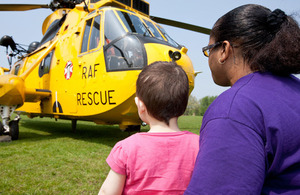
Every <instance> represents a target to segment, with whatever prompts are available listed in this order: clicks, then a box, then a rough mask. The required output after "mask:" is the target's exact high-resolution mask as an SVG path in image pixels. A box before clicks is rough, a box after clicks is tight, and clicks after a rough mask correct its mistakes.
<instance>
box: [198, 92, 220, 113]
mask: <svg viewBox="0 0 300 195" xmlns="http://www.w3.org/2000/svg"><path fill="white" fill-rule="evenodd" d="M217 97H218V96H205V97H204V98H202V99H201V100H200V109H199V114H200V115H201V116H203V115H204V113H205V112H206V110H207V108H208V107H209V105H210V104H211V103H212V102H213V101H214V100H215V99H216V98H217Z"/></svg>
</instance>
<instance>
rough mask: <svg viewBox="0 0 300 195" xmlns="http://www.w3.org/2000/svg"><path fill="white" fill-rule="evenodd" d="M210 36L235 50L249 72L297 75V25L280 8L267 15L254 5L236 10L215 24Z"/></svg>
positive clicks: (299, 60)
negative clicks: (228, 43) (241, 57)
mask: <svg viewBox="0 0 300 195" xmlns="http://www.w3.org/2000/svg"><path fill="white" fill-rule="evenodd" d="M210 36H211V37H213V38H214V39H215V41H216V42H218V41H224V40H227V41H229V42H230V43H231V44H233V45H236V46H237V47H239V48H240V49H241V52H242V55H243V58H244V60H245V61H246V62H247V63H248V64H249V65H250V68H251V70H253V71H262V72H265V71H269V72H272V73H274V74H277V75H282V76H285V75H289V74H299V73H300V29H299V25H298V23H297V22H296V21H295V20H294V19H293V18H292V17H291V16H287V15H286V14H285V13H284V12H283V11H282V10H280V9H276V10H274V11H273V12H271V10H269V9H268V8H265V7H263V6H260V5H255V4H248V5H243V6H240V7H237V8H235V9H233V10H232V11H230V12H228V13H227V14H225V15H224V16H222V17H221V18H220V19H219V20H218V21H217V22H216V24H215V25H214V27H213V29H212V31H211V34H210Z"/></svg>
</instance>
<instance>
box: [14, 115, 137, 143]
mask: <svg viewBox="0 0 300 195" xmlns="http://www.w3.org/2000/svg"><path fill="white" fill-rule="evenodd" d="M19 128H20V134H19V140H22V141H25V140H26V141H42V140H49V139H58V138H62V137H68V138H72V139H76V140H82V141H87V142H94V143H101V144H105V145H109V146H114V144H115V143H116V142H118V141H120V140H122V139H125V138H126V137H128V136H130V135H132V134H133V133H135V132H130V133H129V132H124V131H121V130H120V129H119V127H118V126H117V125H96V124H94V123H92V122H82V121H79V122H78V123H77V127H76V131H75V132H73V131H72V127H71V121H70V120H58V121H55V120H54V119H53V120H51V119H47V120H44V119H37V120H36V119H28V118H25V119H21V120H20V122H19Z"/></svg>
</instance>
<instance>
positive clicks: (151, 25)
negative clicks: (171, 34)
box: [144, 20, 164, 40]
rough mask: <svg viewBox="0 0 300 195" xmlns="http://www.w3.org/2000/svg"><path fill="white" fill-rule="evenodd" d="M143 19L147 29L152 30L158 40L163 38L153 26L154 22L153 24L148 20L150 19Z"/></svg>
mask: <svg viewBox="0 0 300 195" xmlns="http://www.w3.org/2000/svg"><path fill="white" fill-rule="evenodd" d="M144 21H145V23H146V24H147V26H148V28H149V30H150V31H151V32H152V34H153V35H154V36H155V37H156V38H158V39H160V40H164V38H163V37H162V36H161V34H160V33H159V31H158V30H157V29H156V28H155V26H154V24H153V23H152V22H150V21H148V20H144Z"/></svg>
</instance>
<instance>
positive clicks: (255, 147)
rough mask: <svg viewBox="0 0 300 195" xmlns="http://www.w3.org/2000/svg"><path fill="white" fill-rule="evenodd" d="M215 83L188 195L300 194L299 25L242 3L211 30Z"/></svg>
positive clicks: (278, 12) (210, 56) (206, 52)
mask: <svg viewBox="0 0 300 195" xmlns="http://www.w3.org/2000/svg"><path fill="white" fill-rule="evenodd" d="M203 52H204V55H205V56H207V57H208V62H209V66H210V69H211V72H212V77H213V79H214V82H215V83H216V84H217V85H220V86H231V88H230V89H229V90H227V91H225V92H224V93H223V94H221V95H220V96H219V97H218V98H217V99H216V100H215V101H214V102H213V103H212V104H211V106H210V107H209V109H208V110H207V112H206V113H205V115H204V117H203V122H202V126H201V130H200V150H199V153H198V157H197V161H196V164H195V168H194V172H193V176H192V179H191V182H190V184H189V186H188V188H187V190H186V192H185V194H277V193H283V194H284V193H286V194H300V80H299V79H298V78H296V77H295V76H293V75H292V74H298V73H300V30H299V25H298V24H297V23H296V22H295V20H293V19H292V18H291V17H290V16H287V15H286V14H285V13H284V12H283V11H281V10H280V9H276V10H275V11H270V10H269V9H267V8H265V7H262V6H260V5H253V4H251V5H244V6H241V7H238V8H236V9H233V10H232V11H230V12H228V13H227V14H225V15H224V16H222V17H221V18H220V19H219V20H218V21H217V22H216V23H215V25H214V27H213V29H212V31H211V34H210V40H209V45H208V46H207V47H204V48H203Z"/></svg>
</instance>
